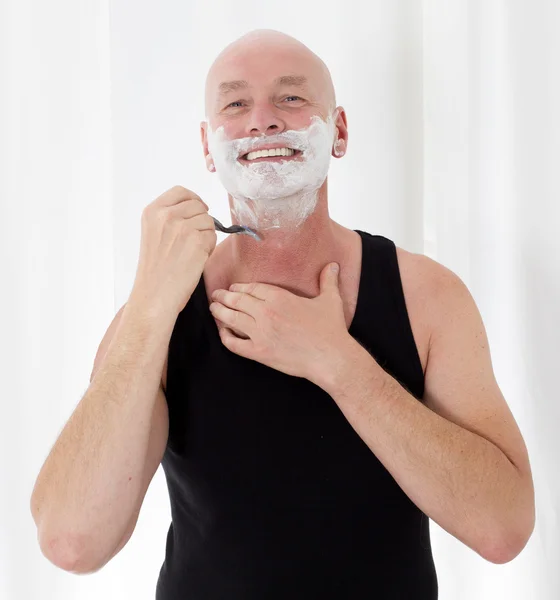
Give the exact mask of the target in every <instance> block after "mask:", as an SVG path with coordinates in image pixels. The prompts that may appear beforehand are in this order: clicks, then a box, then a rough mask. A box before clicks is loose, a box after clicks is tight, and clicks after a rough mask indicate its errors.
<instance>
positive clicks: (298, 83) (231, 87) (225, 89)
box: [218, 75, 308, 98]
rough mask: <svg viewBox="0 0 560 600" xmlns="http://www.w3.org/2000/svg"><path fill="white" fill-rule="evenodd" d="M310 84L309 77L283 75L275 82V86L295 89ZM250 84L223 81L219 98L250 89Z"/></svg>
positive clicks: (237, 81) (239, 80) (242, 80)
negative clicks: (289, 86) (236, 91)
mask: <svg viewBox="0 0 560 600" xmlns="http://www.w3.org/2000/svg"><path fill="white" fill-rule="evenodd" d="M307 83H308V79H307V77H305V76H304V75H282V76H281V77H278V78H277V79H275V80H274V84H275V85H291V86H294V87H305V85H306V84H307ZM248 87H249V83H248V82H247V81H245V79H236V80H235V81H222V83H220V85H219V86H218V89H219V91H220V93H219V97H220V98H221V97H222V96H225V95H226V94H229V93H230V92H233V91H235V90H240V89H244V88H248Z"/></svg>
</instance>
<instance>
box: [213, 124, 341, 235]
mask: <svg viewBox="0 0 560 600" xmlns="http://www.w3.org/2000/svg"><path fill="white" fill-rule="evenodd" d="M206 120H207V122H208V123H209V121H208V118H207V119H206ZM335 131H336V126H335V124H334V120H333V118H332V115H331V116H329V117H328V118H327V120H326V121H323V120H322V119H321V118H320V117H318V116H314V117H312V119H311V124H310V125H309V127H307V128H304V129H300V130H289V131H284V132H282V133H279V134H277V135H264V134H263V135H260V136H258V137H246V138H238V139H234V140H228V139H227V138H226V135H225V131H224V127H223V126H222V127H219V128H218V129H217V130H216V131H215V132H214V131H212V129H211V127H210V125H209V126H208V150H209V152H210V153H211V154H212V158H213V160H214V165H215V167H216V172H217V174H218V177H219V179H220V181H221V183H222V185H223V186H224V188H225V189H226V190H227V191H228V193H229V194H230V195H231V197H232V199H233V207H232V212H233V214H234V216H235V218H236V219H237V221H238V223H239V224H240V225H245V226H247V227H251V228H252V229H255V230H257V231H263V230H266V229H273V228H280V227H282V228H297V227H298V226H299V225H301V224H302V223H303V222H304V221H305V219H307V217H308V216H309V215H310V214H311V213H312V212H313V211H314V210H315V206H316V204H317V199H318V190H319V188H320V187H321V186H322V185H323V183H324V181H325V179H326V177H327V173H328V170H329V165H330V159H331V150H332V145H333V141H334V134H335ZM265 143H266V144H279V145H281V146H285V147H287V148H293V149H294V150H301V151H302V153H303V154H302V155H300V156H299V157H297V158H296V159H292V160H280V161H267V160H262V161H259V162H254V163H251V162H249V163H248V164H247V163H245V164H243V163H241V162H240V161H239V160H238V158H239V156H240V155H244V154H247V153H248V152H251V151H252V150H254V149H256V148H258V147H259V146H261V145H264V144H265Z"/></svg>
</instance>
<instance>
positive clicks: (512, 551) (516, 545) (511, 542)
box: [480, 519, 535, 565]
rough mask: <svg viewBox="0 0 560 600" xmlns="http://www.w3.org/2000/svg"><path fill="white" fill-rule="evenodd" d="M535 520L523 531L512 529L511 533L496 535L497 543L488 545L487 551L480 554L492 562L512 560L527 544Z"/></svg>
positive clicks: (501, 562)
mask: <svg viewBox="0 0 560 600" xmlns="http://www.w3.org/2000/svg"><path fill="white" fill-rule="evenodd" d="M534 527H535V521H534V519H533V522H532V526H531V527H530V528H529V529H528V530H527V529H526V530H525V531H523V532H519V531H517V530H516V531H511V532H509V535H502V536H496V537H495V543H493V544H492V545H491V546H490V547H487V548H486V550H485V552H481V553H480V555H481V556H482V557H483V558H485V559H486V560H488V561H489V562H491V563H494V564H496V565H503V564H506V563H508V562H511V561H512V560H513V559H514V558H516V557H517V556H519V554H521V552H522V550H523V549H524V548H525V546H526V545H527V543H528V541H529V539H530V538H531V535H532V534H533V530H534Z"/></svg>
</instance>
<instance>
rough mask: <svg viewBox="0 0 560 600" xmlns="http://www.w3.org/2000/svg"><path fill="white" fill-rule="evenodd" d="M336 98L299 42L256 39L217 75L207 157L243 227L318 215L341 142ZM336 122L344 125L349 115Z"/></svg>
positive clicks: (292, 223) (209, 104) (206, 132)
mask: <svg viewBox="0 0 560 600" xmlns="http://www.w3.org/2000/svg"><path fill="white" fill-rule="evenodd" d="M331 92H332V84H331V83H330V75H328V71H326V70H324V69H323V66H322V65H321V63H320V61H317V59H316V57H315V56H314V55H313V54H311V53H309V51H306V49H305V48H304V49H302V48H301V47H299V46H297V45H293V44H283V45H275V44H274V43H271V42H270V40H259V41H258V42H257V41H255V40H253V41H252V43H251V44H244V45H242V46H240V47H237V48H236V49H235V50H232V49H230V50H229V51H228V53H227V54H226V55H224V56H221V57H220V59H219V60H218V61H217V64H215V65H214V67H213V68H212V69H211V71H210V73H209V76H208V79H207V89H206V110H207V117H208V120H209V125H208V124H207V123H202V124H201V134H202V142H203V147H204V153H205V156H206V160H207V165H208V166H209V168H210V170H214V168H212V167H215V170H216V171H217V173H218V176H219V178H220V181H221V182H222V184H223V186H224V187H225V189H226V190H227V191H228V193H229V195H230V196H231V198H232V200H233V212H234V214H235V215H236V217H237V219H238V221H239V222H240V223H244V224H247V225H249V226H250V227H252V228H257V229H258V230H262V229H269V228H278V227H298V226H299V225H300V224H301V223H302V222H303V221H304V220H305V219H306V218H307V217H308V216H309V215H310V214H311V213H312V212H313V210H314V209H315V206H316V202H317V199H318V195H317V191H318V190H319V188H320V187H321V186H322V185H323V183H324V182H325V180H326V177H327V173H328V169H329V162H330V157H331V153H332V151H333V142H334V139H335V138H336V125H335V122H336V121H337V115H336V114H332V109H334V93H331ZM341 112H343V111H341ZM337 124H338V125H341V126H342V127H344V125H345V122H344V118H343V117H342V116H341V117H340V118H339V119H338V122H337ZM259 150H266V151H267V152H266V155H264V156H261V155H260V154H255V152H256V151H259ZM270 150H273V151H274V154H279V155H278V156H276V155H274V156H270V155H269V151H270Z"/></svg>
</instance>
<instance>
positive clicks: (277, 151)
mask: <svg viewBox="0 0 560 600" xmlns="http://www.w3.org/2000/svg"><path fill="white" fill-rule="evenodd" d="M295 153H296V151H295V150H292V149H291V148H274V149H272V150H257V151H256V152H249V154H247V156H246V157H245V158H246V159H247V160H255V158H261V157H263V156H293V155H294V154H295Z"/></svg>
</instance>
